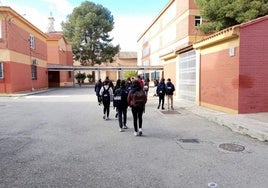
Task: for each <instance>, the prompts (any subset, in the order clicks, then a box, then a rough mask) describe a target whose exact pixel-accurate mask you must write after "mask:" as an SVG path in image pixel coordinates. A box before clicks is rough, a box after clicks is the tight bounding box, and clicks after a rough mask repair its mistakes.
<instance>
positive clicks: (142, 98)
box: [127, 80, 147, 136]
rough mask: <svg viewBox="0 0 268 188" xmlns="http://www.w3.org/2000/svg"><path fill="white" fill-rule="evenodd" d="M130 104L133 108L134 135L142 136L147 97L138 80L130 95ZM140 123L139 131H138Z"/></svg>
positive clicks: (134, 83)
mask: <svg viewBox="0 0 268 188" xmlns="http://www.w3.org/2000/svg"><path fill="white" fill-rule="evenodd" d="M127 100H128V104H129V105H130V107H131V111H132V116H133V125H134V135H135V136H141V135H142V115H143V112H144V110H145V104H146V102H147V95H146V94H145V92H144V91H143V89H142V87H141V85H140V83H139V82H138V81H137V80H136V81H134V82H133V85H132V89H131V91H130V92H129V94H128V98H127ZM138 121H139V129H138Z"/></svg>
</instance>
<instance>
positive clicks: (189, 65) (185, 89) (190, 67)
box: [179, 50, 196, 101]
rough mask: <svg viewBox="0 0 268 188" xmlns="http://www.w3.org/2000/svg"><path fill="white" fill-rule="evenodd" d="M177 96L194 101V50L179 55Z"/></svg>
mask: <svg viewBox="0 0 268 188" xmlns="http://www.w3.org/2000/svg"><path fill="white" fill-rule="evenodd" d="M179 98H181V99H186V100H190V101H195V98H196V53H195V51H194V50H191V51H188V52H185V53H182V54H180V56H179Z"/></svg>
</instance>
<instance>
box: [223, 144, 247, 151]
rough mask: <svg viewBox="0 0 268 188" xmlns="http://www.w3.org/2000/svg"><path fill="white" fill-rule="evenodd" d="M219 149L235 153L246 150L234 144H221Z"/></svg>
mask: <svg viewBox="0 0 268 188" xmlns="http://www.w3.org/2000/svg"><path fill="white" fill-rule="evenodd" d="M219 148H221V149H223V150H227V151H233V152H241V151H244V150H245V147H244V146H241V145H239V144H232V143H224V144H220V145H219Z"/></svg>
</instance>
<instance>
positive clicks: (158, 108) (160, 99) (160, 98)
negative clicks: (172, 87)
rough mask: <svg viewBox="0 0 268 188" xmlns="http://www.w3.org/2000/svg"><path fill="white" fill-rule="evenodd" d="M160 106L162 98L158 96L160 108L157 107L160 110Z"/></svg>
mask: <svg viewBox="0 0 268 188" xmlns="http://www.w3.org/2000/svg"><path fill="white" fill-rule="evenodd" d="M160 104H161V96H160V95H159V96H158V107H157V109H159V108H160Z"/></svg>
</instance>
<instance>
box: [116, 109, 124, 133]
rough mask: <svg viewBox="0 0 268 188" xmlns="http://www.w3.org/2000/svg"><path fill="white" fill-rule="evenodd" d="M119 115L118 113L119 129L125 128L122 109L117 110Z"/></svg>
mask: <svg viewBox="0 0 268 188" xmlns="http://www.w3.org/2000/svg"><path fill="white" fill-rule="evenodd" d="M117 113H118V122H119V128H120V129H122V128H123V123H122V113H123V112H122V109H119V108H117Z"/></svg>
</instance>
